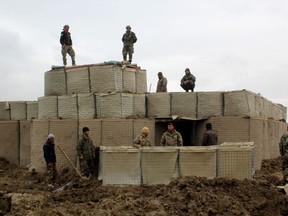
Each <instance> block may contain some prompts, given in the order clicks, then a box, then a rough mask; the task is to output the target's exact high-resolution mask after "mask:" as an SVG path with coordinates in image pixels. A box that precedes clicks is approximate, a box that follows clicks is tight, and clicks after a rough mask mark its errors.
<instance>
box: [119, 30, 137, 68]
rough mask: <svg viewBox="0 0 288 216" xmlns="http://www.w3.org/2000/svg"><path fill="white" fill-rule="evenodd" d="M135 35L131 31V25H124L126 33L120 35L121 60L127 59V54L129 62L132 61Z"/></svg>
mask: <svg viewBox="0 0 288 216" xmlns="http://www.w3.org/2000/svg"><path fill="white" fill-rule="evenodd" d="M136 41H137V37H136V35H135V33H134V32H132V31H131V26H129V25H128V26H126V33H125V34H124V35H123V37H122V42H123V49H122V54H123V60H124V61H126V60H127V54H129V62H130V63H131V62H132V55H133V53H134V47H133V44H134V43H136Z"/></svg>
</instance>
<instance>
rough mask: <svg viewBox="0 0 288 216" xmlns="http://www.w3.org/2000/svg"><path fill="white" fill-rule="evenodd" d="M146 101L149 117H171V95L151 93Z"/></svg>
mask: <svg viewBox="0 0 288 216" xmlns="http://www.w3.org/2000/svg"><path fill="white" fill-rule="evenodd" d="M146 99H147V117H168V116H170V114H171V113H170V93H166V92H165V93H151V94H147V95H146ZM182 102H183V101H182Z"/></svg>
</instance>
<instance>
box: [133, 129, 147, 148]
mask: <svg viewBox="0 0 288 216" xmlns="http://www.w3.org/2000/svg"><path fill="white" fill-rule="evenodd" d="M132 146H133V147H134V148H140V147H142V146H151V143H150V137H149V128H148V127H143V128H142V131H141V134H140V135H138V136H137V137H136V139H135V140H134V141H133V145H132Z"/></svg>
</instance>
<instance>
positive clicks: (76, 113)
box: [0, 90, 287, 121]
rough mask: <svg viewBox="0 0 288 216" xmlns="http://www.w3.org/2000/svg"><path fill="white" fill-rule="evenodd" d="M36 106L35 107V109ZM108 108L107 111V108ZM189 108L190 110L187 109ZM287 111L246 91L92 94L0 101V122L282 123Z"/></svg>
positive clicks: (281, 106)
mask: <svg viewBox="0 0 288 216" xmlns="http://www.w3.org/2000/svg"><path fill="white" fill-rule="evenodd" d="M37 107H38V108H37ZM107 107H109V108H107ZM187 107H189V109H188V108H187ZM286 112H287V108H286V107H284V106H283V105H279V104H274V103H272V102H270V101H268V100H266V99H265V98H263V97H261V96H259V95H258V94H254V93H252V92H249V91H244V90H243V91H233V92H196V93H194V92H172V93H151V94H150V93H147V94H145V95H144V94H132V93H121V92H111V93H105V94H104V93H96V96H95V95H94V94H92V93H88V94H81V93H79V94H74V95H63V96H46V97H39V98H38V104H36V102H17V101H16V102H0V120H26V119H27V120H30V119H37V118H38V119H57V118H60V119H78V118H80V119H90V118H146V117H148V118H170V117H171V116H178V117H180V118H189V119H195V120H196V119H198V120H201V119H207V118H210V117H215V116H219V117H220V116H224V117H229V116H240V117H250V118H251V117H252V118H255V117H257V118H261V119H263V120H265V119H274V120H281V121H285V119H286V116H287V115H286Z"/></svg>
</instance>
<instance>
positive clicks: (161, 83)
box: [156, 72, 167, 92]
mask: <svg viewBox="0 0 288 216" xmlns="http://www.w3.org/2000/svg"><path fill="white" fill-rule="evenodd" d="M156 92H167V79H166V78H165V77H164V76H163V74H162V72H159V73H158V83H157V90H156Z"/></svg>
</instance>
